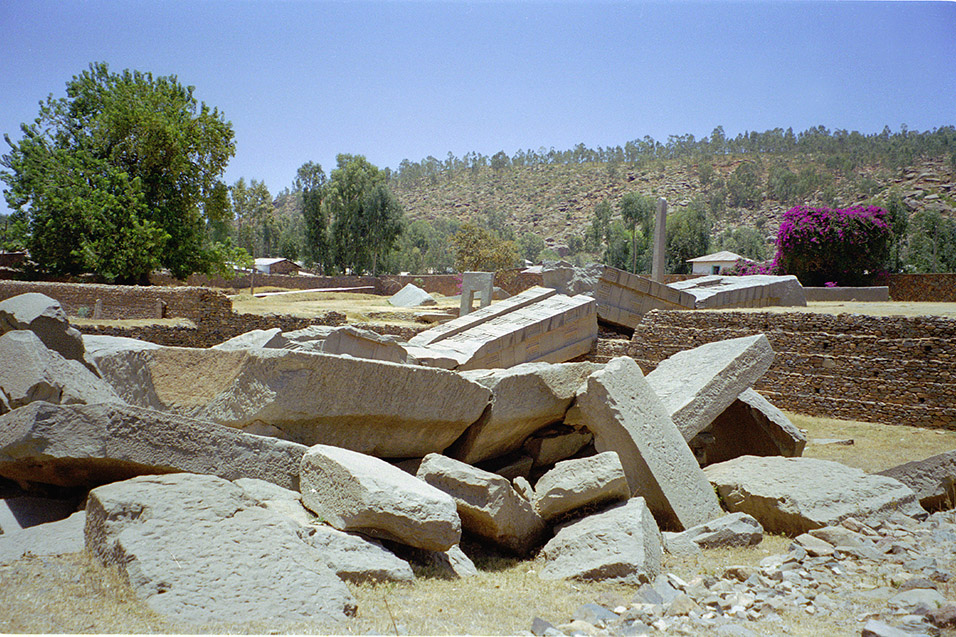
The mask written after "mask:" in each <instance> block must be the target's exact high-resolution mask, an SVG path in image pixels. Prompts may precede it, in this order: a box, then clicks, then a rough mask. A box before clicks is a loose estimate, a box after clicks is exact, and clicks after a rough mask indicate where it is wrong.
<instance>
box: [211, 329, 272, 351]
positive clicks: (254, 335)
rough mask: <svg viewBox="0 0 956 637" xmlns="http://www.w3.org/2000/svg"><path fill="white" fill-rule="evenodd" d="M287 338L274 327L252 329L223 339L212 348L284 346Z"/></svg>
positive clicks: (233, 348)
mask: <svg viewBox="0 0 956 637" xmlns="http://www.w3.org/2000/svg"><path fill="white" fill-rule="evenodd" d="M284 344H285V339H284V338H282V330H281V329H279V328H278V327H273V328H271V329H268V330H252V331H249V332H246V333H244V334H240V335H239V336H234V337H232V338H230V339H229V340H228V341H223V342H222V343H219V344H218V345H213V346H212V349H221V350H226V351H232V350H237V349H258V348H262V347H273V348H275V347H282V346H283V345H284Z"/></svg>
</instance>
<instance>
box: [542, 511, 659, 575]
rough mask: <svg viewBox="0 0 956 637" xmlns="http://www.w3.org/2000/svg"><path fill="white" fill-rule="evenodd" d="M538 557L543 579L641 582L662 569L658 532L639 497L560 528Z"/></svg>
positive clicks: (652, 518)
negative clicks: (541, 563)
mask: <svg viewBox="0 0 956 637" xmlns="http://www.w3.org/2000/svg"><path fill="white" fill-rule="evenodd" d="M539 558H540V559H541V560H542V561H543V563H544V567H543V568H542V569H541V570H540V572H539V576H540V577H541V578H542V579H546V580H554V579H579V580H591V581H614V582H622V583H626V584H640V583H643V582H649V581H653V580H654V578H655V577H657V574H658V573H660V570H661V559H662V550H661V534H660V532H659V531H658V530H657V525H656V524H655V523H654V517H653V516H652V515H651V513H650V511H649V510H648V508H647V506H646V505H645V503H644V499H643V498H631V499H630V500H628V501H627V502H626V503H622V504H618V505H615V506H613V507H611V508H610V509H608V510H606V511H603V512H601V513H598V514H596V515H592V516H589V517H586V518H584V519H582V520H578V521H576V522H572V523H570V524H567V525H565V526H562V527H561V528H560V529H559V530H558V532H557V534H556V535H555V536H554V538H553V539H552V540H551V541H550V542H548V543H547V544H546V545H545V546H544V548H543V549H541V553H540V555H539Z"/></svg>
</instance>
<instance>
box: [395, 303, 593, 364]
mask: <svg viewBox="0 0 956 637" xmlns="http://www.w3.org/2000/svg"><path fill="white" fill-rule="evenodd" d="M596 339H597V314H596V304H595V302H594V299H592V298H590V297H587V296H584V295H579V296H574V297H568V296H564V295H560V294H556V293H555V291H554V290H549V289H547V288H542V287H537V286H536V287H533V288H530V289H528V290H525V291H524V292H522V293H521V294H517V295H515V296H513V297H511V298H510V299H506V300H504V301H500V302H498V303H495V304H493V305H489V306H488V307H484V308H481V309H479V310H475V311H474V312H471V313H470V314H466V315H465V316H460V317H458V318H456V319H455V320H453V321H449V322H447V323H444V324H442V325H439V326H438V327H433V328H432V329H430V330H426V331H424V332H421V333H420V334H417V335H416V336H415V337H413V338H412V339H411V340H410V341H409V345H411V346H413V347H416V348H422V349H423V350H425V351H420V350H410V352H411V353H413V354H414V356H415V357H416V358H417V359H418V360H419V362H420V363H422V364H423V365H432V364H435V362H436V361H438V362H441V364H442V365H445V364H446V363H445V362H444V361H447V359H452V360H454V361H455V362H456V364H457V369H459V370H466V369H492V368H498V367H513V366H515V365H519V364H521V363H531V362H537V361H543V362H547V363H561V362H564V361H568V360H571V359H572V358H576V357H578V356H581V355H582V354H586V353H587V352H588V351H590V349H591V346H592V345H593V344H594V341H595V340H596ZM428 351H431V352H432V353H433V357H429V356H428V355H427V352H428ZM432 358H434V359H435V360H434V361H433V360H432Z"/></svg>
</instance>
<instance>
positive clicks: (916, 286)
mask: <svg viewBox="0 0 956 637" xmlns="http://www.w3.org/2000/svg"><path fill="white" fill-rule="evenodd" d="M890 298H891V299H893V300H894V301H926V302H930V303H956V273H951V274H891V275H890Z"/></svg>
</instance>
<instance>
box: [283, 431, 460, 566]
mask: <svg viewBox="0 0 956 637" xmlns="http://www.w3.org/2000/svg"><path fill="white" fill-rule="evenodd" d="M300 480H301V487H300V488H301V491H302V503H303V504H304V505H305V506H306V507H307V508H308V509H309V510H311V511H313V512H314V513H315V514H316V515H318V516H319V517H320V518H321V519H322V520H324V521H325V522H326V523H328V524H330V525H332V526H333V527H335V528H337V529H339V530H340V531H356V532H359V533H362V534H365V535H370V536H372V537H377V538H382V539H386V540H394V541H396V542H400V543H402V544H407V545H409V546H414V547H417V548H422V549H427V550H429V551H447V550H448V549H449V548H450V547H451V546H452V545H454V544H457V543H458V541H459V540H460V539H461V520H460V518H459V517H458V511H457V507H456V504H455V501H454V499H452V497H451V496H450V495H448V494H446V493H444V492H443V491H440V490H439V489H436V488H435V487H433V486H431V485H429V484H427V483H425V482H424V481H422V480H419V479H418V478H416V477H415V476H411V475H409V474H407V473H405V472H404V471H402V470H401V469H399V468H397V467H394V466H392V465H390V464H389V463H387V462H385V461H383V460H379V459H378V458H373V457H372V456H367V455H365V454H361V453H356V452H354V451H349V450H348V449H341V448H339V447H331V446H328V445H315V446H314V447H311V448H310V449H309V450H308V451H307V452H306V454H305V456H303V458H302V468H301V473H300Z"/></svg>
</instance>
